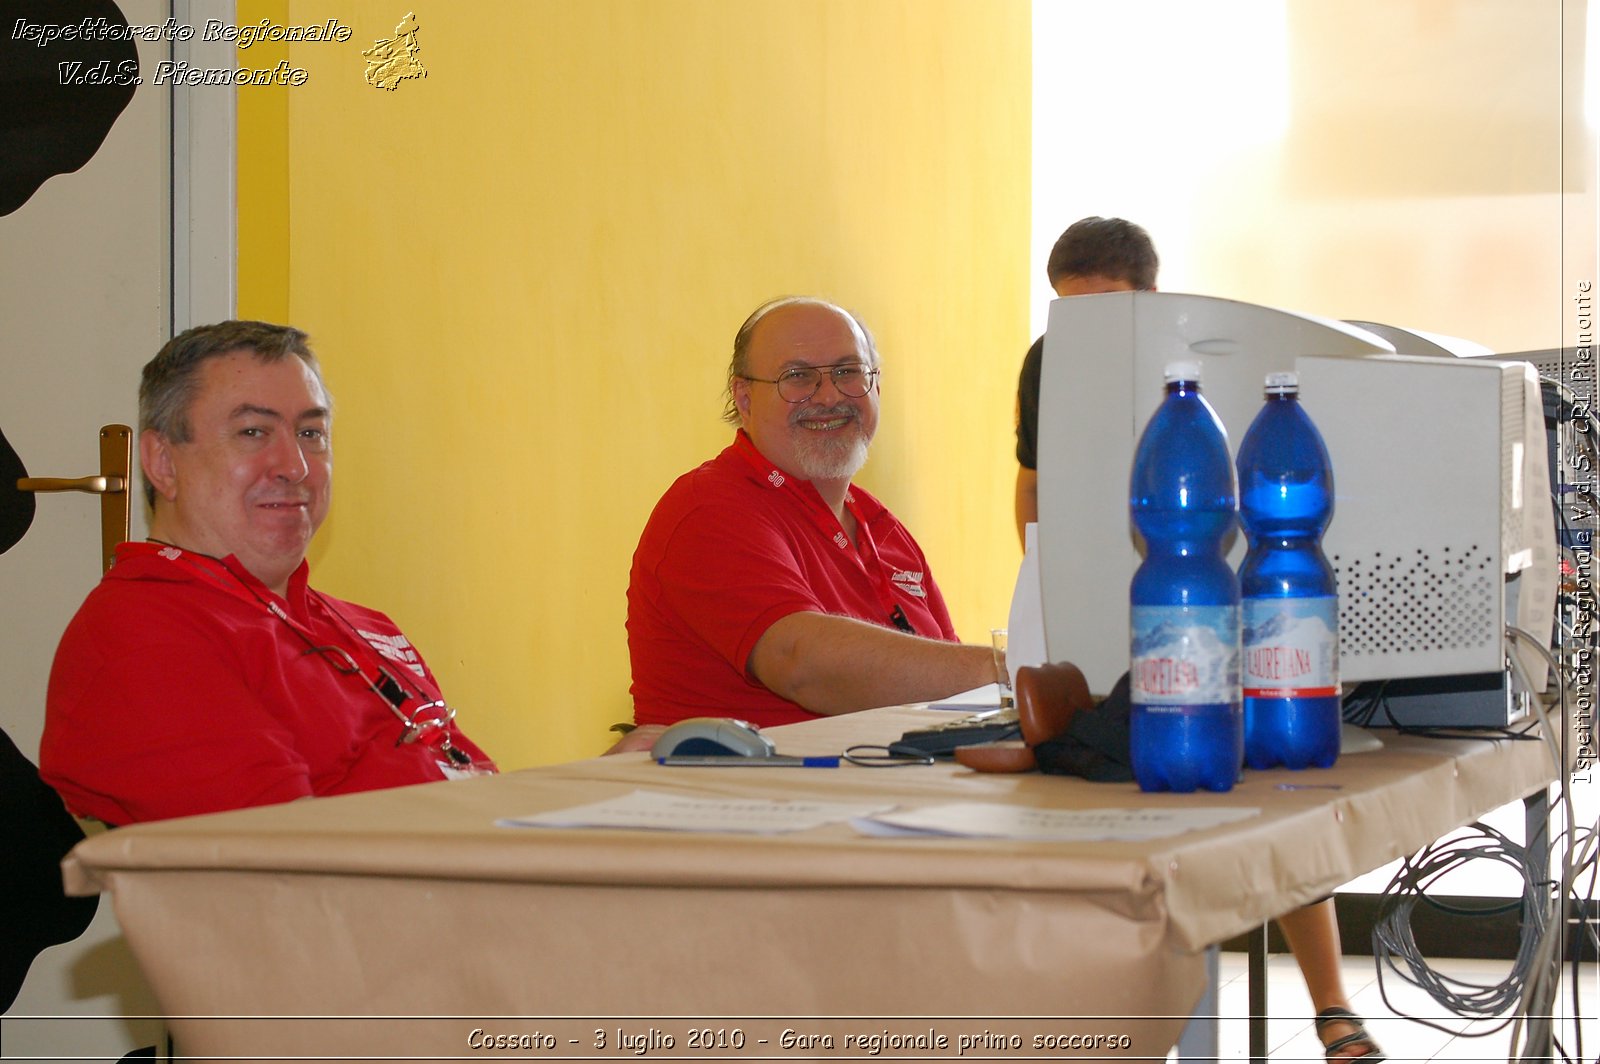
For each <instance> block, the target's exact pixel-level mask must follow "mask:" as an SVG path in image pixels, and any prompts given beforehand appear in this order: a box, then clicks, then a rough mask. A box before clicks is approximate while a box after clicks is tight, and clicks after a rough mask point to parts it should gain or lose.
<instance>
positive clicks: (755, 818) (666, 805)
mask: <svg viewBox="0 0 1600 1064" xmlns="http://www.w3.org/2000/svg"><path fill="white" fill-rule="evenodd" d="M892 808H894V807H893V806H892V805H862V804H859V803H845V802H775V801H768V800H766V799H753V798H752V799H737V798H692V797H689V796H687V795H682V794H663V793H660V792H658V791H634V792H632V793H631V794H625V795H623V796H621V797H620V798H610V799H607V800H606V801H603V802H593V803H591V804H589V805H579V806H574V807H573V808H571V809H556V810H552V811H551V812H548V813H535V814H533V815H531V816H519V817H506V818H504V819H501V820H497V821H495V824H496V825H497V826H499V827H506V828H631V829H634V830H647V831H707V832H737V833H744V834H762V835H771V834H779V833H782V832H787V831H805V830H806V829H808V828H815V827H821V826H822V825H824V824H839V823H843V822H845V821H848V820H856V819H859V818H861V817H868V816H872V815H874V814H876V813H882V812H886V811H887V810H889V809H892Z"/></svg>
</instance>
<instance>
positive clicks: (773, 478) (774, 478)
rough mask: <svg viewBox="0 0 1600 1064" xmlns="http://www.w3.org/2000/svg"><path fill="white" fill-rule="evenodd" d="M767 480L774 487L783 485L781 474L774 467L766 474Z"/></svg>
mask: <svg viewBox="0 0 1600 1064" xmlns="http://www.w3.org/2000/svg"><path fill="white" fill-rule="evenodd" d="M767 480H768V481H769V482H770V483H771V484H772V486H773V487H775V488H781V487H783V474H782V473H780V472H778V471H777V470H776V469H774V470H773V471H772V472H770V473H768V474H767Z"/></svg>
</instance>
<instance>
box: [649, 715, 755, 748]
mask: <svg viewBox="0 0 1600 1064" xmlns="http://www.w3.org/2000/svg"><path fill="white" fill-rule="evenodd" d="M776 752H777V751H776V750H775V749H774V748H773V745H772V740H770V739H768V738H767V737H766V736H765V735H762V734H761V732H760V731H759V730H758V729H757V728H756V726H755V725H754V724H749V723H747V722H745V721H742V720H734V719H733V718H732V717H690V718H689V719H688V720H680V721H679V722H678V723H676V724H674V725H672V726H671V727H670V728H668V729H667V730H666V731H664V732H662V733H661V735H660V737H659V738H657V739H656V741H655V745H653V746H652V747H650V756H651V757H687V756H692V757H771V756H772V755H773V754H774V753H776Z"/></svg>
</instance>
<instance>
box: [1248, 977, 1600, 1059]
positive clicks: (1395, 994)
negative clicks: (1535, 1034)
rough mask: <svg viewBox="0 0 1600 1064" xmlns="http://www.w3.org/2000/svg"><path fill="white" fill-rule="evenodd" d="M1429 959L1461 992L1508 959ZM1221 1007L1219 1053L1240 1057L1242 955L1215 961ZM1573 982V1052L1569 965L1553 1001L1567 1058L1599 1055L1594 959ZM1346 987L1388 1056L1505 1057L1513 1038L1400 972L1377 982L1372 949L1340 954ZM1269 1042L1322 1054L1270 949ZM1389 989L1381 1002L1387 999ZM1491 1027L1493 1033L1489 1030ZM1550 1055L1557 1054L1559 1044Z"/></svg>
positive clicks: (1302, 1003) (1303, 1003) (1304, 1006)
mask: <svg viewBox="0 0 1600 1064" xmlns="http://www.w3.org/2000/svg"><path fill="white" fill-rule="evenodd" d="M1429 963H1430V966H1431V967H1432V968H1433V969H1434V970H1435V971H1437V972H1439V973H1440V974H1441V975H1443V976H1447V977H1449V978H1450V979H1455V980H1461V981H1463V982H1464V983H1468V984H1472V985H1469V986H1461V985H1459V984H1456V985H1453V986H1452V989H1454V990H1455V992H1457V993H1461V994H1472V993H1475V992H1477V988H1478V987H1484V986H1495V985H1497V984H1499V983H1500V982H1501V981H1502V980H1503V979H1504V978H1505V977H1506V975H1507V973H1508V972H1509V971H1510V968H1511V962H1510V961H1483V960H1430V962H1429ZM1218 969H1219V975H1218V979H1219V982H1220V984H1221V987H1220V994H1219V997H1220V1002H1221V1004H1220V1009H1219V1011H1220V1012H1221V1014H1222V1015H1223V1016H1224V1017H1230V1018H1227V1019H1224V1020H1223V1021H1222V1023H1221V1030H1220V1051H1221V1056H1222V1059H1224V1060H1234V1059H1240V1060H1242V1059H1245V1058H1246V1057H1248V1055H1249V1044H1250V1043H1249V1031H1248V1028H1247V1025H1246V1021H1245V1020H1244V1019H1235V1018H1232V1017H1243V1016H1247V1015H1248V1014H1249V1011H1250V1009H1249V1001H1250V996H1249V982H1248V979H1247V971H1248V969H1247V966H1246V960H1245V955H1244V954H1242V953H1224V954H1222V955H1221V959H1220V962H1219V964H1218ZM1581 969H1582V970H1581V971H1580V973H1579V976H1578V986H1579V990H1580V992H1581V998H1580V1001H1579V1007H1581V1009H1582V1013H1581V1015H1582V1016H1583V1017H1584V1019H1583V1022H1582V1035H1583V1043H1582V1045H1583V1050H1582V1056H1581V1057H1580V1056H1579V1054H1578V1048H1577V1042H1576V1040H1575V1038H1574V1028H1575V1024H1574V1022H1573V1020H1572V1017H1573V1016H1574V1015H1575V1012H1574V1007H1573V1003H1572V998H1571V993H1572V990H1571V974H1570V968H1569V969H1567V976H1566V979H1565V980H1564V981H1563V985H1562V991H1561V992H1562V998H1561V1000H1560V1001H1558V1002H1557V1003H1556V1005H1555V1007H1554V1012H1555V1014H1556V1015H1557V1016H1558V1017H1563V1018H1564V1019H1563V1020H1562V1022H1561V1023H1560V1024H1559V1025H1558V1028H1559V1032H1560V1033H1559V1034H1558V1035H1557V1037H1558V1038H1559V1039H1560V1040H1561V1042H1562V1045H1563V1047H1564V1048H1565V1050H1566V1059H1567V1060H1570V1061H1574V1062H1577V1061H1580V1060H1582V1061H1587V1062H1590V1064H1592V1062H1594V1061H1596V1060H1600V1019H1596V1018H1595V1017H1597V1016H1600V967H1597V966H1596V965H1594V964H1585V965H1582V966H1581ZM1344 980H1345V989H1346V991H1347V992H1348V993H1349V995H1350V999H1351V1006H1352V1007H1353V1008H1354V1010H1355V1011H1356V1012H1357V1013H1360V1014H1361V1015H1362V1016H1364V1017H1366V1019H1367V1030H1368V1031H1370V1032H1371V1033H1372V1034H1373V1036H1374V1037H1375V1038H1377V1040H1378V1042H1379V1044H1381V1045H1382V1046H1383V1049H1384V1052H1385V1053H1387V1054H1388V1057H1389V1059H1390V1060H1391V1061H1397V1062H1398V1061H1430V1060H1439V1061H1504V1060H1507V1059H1508V1056H1509V1049H1510V1046H1511V1025H1509V1024H1507V1025H1506V1026H1504V1027H1502V1028H1501V1029H1500V1030H1498V1031H1493V1029H1494V1028H1496V1027H1498V1026H1500V1024H1501V1023H1502V1022H1503V1021H1504V1019H1505V1017H1501V1018H1499V1019H1492V1020H1464V1019H1462V1018H1461V1017H1459V1016H1456V1015H1454V1014H1452V1013H1451V1012H1450V1011H1449V1010H1447V1009H1446V1008H1445V1007H1444V1006H1442V1005H1440V1004H1438V1003H1437V1002H1435V1001H1434V1000H1433V999H1432V998H1431V997H1430V996H1429V995H1428V993H1427V992H1426V991H1425V990H1422V989H1419V988H1418V987H1416V986H1413V985H1412V984H1411V983H1409V982H1406V981H1404V980H1402V979H1401V978H1400V977H1399V976H1397V975H1395V974H1394V972H1393V971H1391V970H1389V969H1387V968H1385V969H1384V972H1383V979H1382V986H1381V988H1380V986H1379V979H1378V971H1377V969H1376V968H1375V966H1374V964H1373V960H1372V958H1371V957H1346V958H1345V962H1344ZM1267 986H1268V990H1267V1012H1268V1016H1269V1017H1271V1018H1270V1019H1268V1021H1267V1046H1268V1052H1269V1054H1270V1056H1271V1059H1272V1060H1274V1061H1285V1062H1287V1061H1299V1060H1304V1061H1320V1060H1322V1047H1321V1044H1320V1043H1319V1042H1318V1040H1317V1036H1316V1033H1315V1032H1314V1031H1313V1030H1312V1026H1311V1019H1310V1017H1311V1004H1310V999H1309V998H1308V997H1307V996H1306V988H1305V983H1304V982H1302V981H1301V978H1300V971H1299V969H1298V968H1296V967H1295V964H1294V959H1293V958H1292V957H1289V956H1287V955H1282V956H1280V955H1273V956H1272V957H1270V958H1268V961H1267ZM1385 996H1387V1003H1385ZM1404 1016H1413V1017H1419V1018H1421V1019H1424V1020H1428V1021H1430V1022H1432V1023H1437V1024H1439V1025H1440V1027H1444V1028H1446V1030H1438V1029H1435V1028H1433V1027H1429V1026H1427V1025H1425V1024H1423V1023H1418V1022H1416V1021H1415V1020H1411V1019H1405V1018H1403V1017H1404ZM1491 1031H1493V1033H1489V1032H1491ZM1479 1032H1483V1035H1482V1037H1469V1036H1468V1034H1469V1033H1473V1034H1476V1033H1479ZM1556 1059H1557V1060H1560V1059H1561V1054H1560V1052H1559V1050H1558V1052H1557V1055H1556Z"/></svg>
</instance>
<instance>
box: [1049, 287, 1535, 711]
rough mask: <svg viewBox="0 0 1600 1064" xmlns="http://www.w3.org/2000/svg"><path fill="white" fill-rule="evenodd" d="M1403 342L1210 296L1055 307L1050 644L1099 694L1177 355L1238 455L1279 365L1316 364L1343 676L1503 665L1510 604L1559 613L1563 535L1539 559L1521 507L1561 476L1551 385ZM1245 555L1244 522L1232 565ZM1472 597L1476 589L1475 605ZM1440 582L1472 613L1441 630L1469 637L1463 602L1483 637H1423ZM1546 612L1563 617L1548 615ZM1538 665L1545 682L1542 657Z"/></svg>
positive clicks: (1115, 672)
mask: <svg viewBox="0 0 1600 1064" xmlns="http://www.w3.org/2000/svg"><path fill="white" fill-rule="evenodd" d="M1394 346H1395V345H1394V344H1392V343H1391V342H1390V341H1389V340H1387V339H1385V338H1384V337H1383V336H1380V335H1378V334H1377V333H1376V332H1374V331H1371V330H1367V329H1363V328H1360V327H1358V326H1356V325H1352V324H1350V323H1346V322H1339V321H1334V320H1332V319H1327V318H1320V317H1316V316H1314V315H1307V314H1297V313H1293V312H1289V311H1284V310H1279V309H1275V308H1271V307H1263V306H1257V305H1253V304H1248V303H1241V302H1237V301H1233V300H1224V299H1216V298H1212V297H1207V296H1196V295H1187V294H1181V293H1169V292H1119V293H1108V294H1105V295H1093V296H1075V297H1070V298H1065V299H1058V300H1056V301H1055V302H1054V303H1052V304H1051V307H1050V319H1049V327H1048V330H1047V332H1046V335H1045V345H1044V362H1043V373H1042V378H1041V390H1040V419H1039V422H1040V423H1039V437H1038V438H1039V528H1038V563H1039V572H1040V592H1041V598H1042V607H1043V617H1044V633H1045V644H1046V655H1047V657H1048V658H1049V659H1050V660H1069V661H1072V662H1074V663H1076V664H1077V665H1078V666H1079V667H1080V668H1082V669H1083V671H1084V673H1085V674H1086V675H1087V676H1088V678H1089V680H1090V684H1091V687H1093V688H1094V689H1095V690H1097V691H1106V690H1109V688H1110V686H1111V685H1112V683H1114V682H1115V680H1116V678H1117V677H1118V676H1119V675H1120V674H1121V673H1122V672H1123V671H1124V670H1125V669H1126V668H1127V664H1128V646H1127V638H1128V584H1129V581H1130V580H1131V579H1132V576H1133V572H1134V569H1135V568H1137V566H1138V564H1139V555H1138V553H1137V548H1136V537H1135V535H1134V533H1133V530H1132V527H1131V524H1130V522H1129V519H1128V475H1129V470H1130V467H1131V465H1132V461H1133V450H1134V447H1135V445H1136V443H1137V441H1138V438H1139V435H1140V433H1141V432H1142V431H1143V428H1144V425H1145V423H1146V422H1147V421H1148V420H1149V418H1150V415H1151V414H1152V413H1153V412H1154V410H1155V408H1156V406H1157V405H1158V404H1159V403H1160V401H1161V399H1162V397H1163V394H1164V391H1163V386H1162V369H1163V367H1164V366H1165V364H1166V363H1167V362H1170V361H1174V360H1177V359H1198V360H1199V361H1200V363H1201V365H1202V382H1201V388H1202V391H1203V393H1204V394H1205V396H1206V398H1207V400H1208V401H1209V402H1210V403H1211V405H1212V406H1213V407H1214V408H1215V409H1216V410H1217V413H1218V415H1219V416H1220V417H1221V419H1222V421H1223V424H1224V425H1225V426H1226V427H1227V429H1228V435H1229V443H1230V446H1231V447H1233V448H1234V449H1235V450H1236V449H1237V446H1238V442H1239V440H1240V438H1241V437H1242V436H1243V434H1244V432H1245V429H1246V428H1247V427H1248V426H1249V424H1250V422H1251V421H1252V420H1253V419H1254V417H1255V415H1256V413H1257V412H1258V411H1259V410H1260V407H1261V403H1262V387H1261V386H1262V380H1263V378H1264V376H1265V375H1266V374H1267V373H1269V372H1274V371H1280V370H1297V371H1298V372H1300V373H1301V375H1302V387H1301V399H1302V402H1303V403H1304V405H1305V407H1306V410H1307V412H1308V413H1309V414H1310V415H1311V417H1312V419H1313V421H1315V422H1316V424H1317V425H1318V427H1319V429H1321V431H1322V433H1323V437H1324V439H1325V441H1326V442H1327V443H1328V447H1329V453H1330V456H1331V458H1332V460H1333V472H1334V483H1335V511H1334V517H1333V523H1332V525H1331V526H1330V528H1329V531H1328V533H1327V536H1326V537H1325V539H1324V550H1325V551H1326V552H1327V554H1328V555H1329V558H1330V561H1332V562H1333V563H1334V567H1335V569H1336V571H1338V573H1339V579H1340V592H1341V596H1340V597H1341V601H1340V624H1341V634H1342V636H1343V640H1342V646H1341V673H1342V675H1343V677H1344V678H1345V679H1347V680H1352V681H1355V680H1367V679H1383V680H1391V679H1397V678H1403V677H1432V676H1448V675H1463V674H1493V673H1500V672H1503V670H1504V667H1505V656H1504V655H1505V650H1506V647H1505V637H1504V624H1505V622H1506V620H1507V617H1508V611H1509V616H1511V617H1512V618H1515V617H1518V616H1522V614H1521V613H1519V610H1530V609H1531V610H1539V609H1545V607H1543V606H1542V605H1540V603H1543V602H1550V601H1553V594H1554V592H1553V587H1554V581H1555V576H1554V568H1553V564H1550V565H1545V563H1548V562H1551V561H1552V558H1553V544H1554V534H1553V528H1552V529H1551V531H1550V535H1549V540H1548V542H1549V543H1550V545H1551V547H1552V550H1551V552H1550V554H1549V556H1547V557H1545V558H1544V559H1542V561H1541V562H1540V565H1545V568H1540V567H1539V566H1536V565H1535V564H1534V559H1533V557H1532V555H1531V554H1530V553H1529V552H1530V551H1533V550H1534V549H1535V548H1536V547H1537V544H1538V543H1539V542H1542V539H1541V537H1543V536H1544V530H1543V529H1542V528H1541V529H1532V530H1530V526H1529V525H1528V518H1529V515H1530V514H1531V513H1532V510H1531V509H1529V508H1527V507H1525V506H1524V505H1523V504H1524V503H1525V502H1526V499H1527V496H1528V490H1527V485H1528V478H1529V477H1533V476H1543V477H1544V478H1545V479H1546V480H1547V479H1548V472H1547V471H1544V467H1545V462H1544V461H1543V447H1542V446H1539V447H1535V448H1533V451H1534V452H1537V457H1538V459H1539V460H1538V461H1537V463H1533V462H1532V461H1531V459H1530V451H1529V449H1528V448H1527V447H1526V446H1525V443H1526V441H1527V439H1528V438H1529V436H1528V433H1529V431H1530V429H1529V421H1528V411H1529V409H1530V402H1531V403H1532V408H1533V409H1537V398H1536V396H1537V381H1536V379H1534V378H1533V377H1532V375H1531V371H1528V370H1526V367H1516V368H1500V367H1499V364H1497V363H1493V362H1484V361H1476V360H1472V361H1468V360H1460V359H1448V358H1438V357H1435V358H1416V357H1412V358H1406V357H1396V356H1395V355H1394V354H1393V351H1394ZM1530 389H1531V392H1530ZM1530 394H1531V395H1532V397H1533V398H1531V399H1530ZM1430 397H1432V398H1430ZM1540 441H1541V443H1542V436H1540ZM1535 465H1536V466H1537V467H1538V468H1537V469H1536V468H1534V466H1535ZM1536 490H1537V492H1538V495H1537V497H1538V498H1540V499H1541V500H1543V499H1546V498H1547V497H1548V495H1547V492H1545V491H1544V490H1543V489H1536ZM1443 497H1447V500H1448V506H1447V507H1446V506H1443V504H1441V503H1440V502H1439V501H1438V500H1440V499H1441V498H1443ZM1543 512H1544V514H1545V515H1546V517H1548V513H1549V511H1548V507H1547V506H1545V507H1544V510H1543ZM1244 549H1245V544H1244V537H1243V536H1242V535H1241V534H1238V533H1235V535H1234V537H1233V541H1232V542H1231V543H1230V545H1229V552H1230V553H1229V558H1230V561H1231V562H1232V564H1234V565H1235V566H1237V565H1238V563H1239V562H1240V561H1241V560H1242V558H1243V555H1244ZM1546 568H1547V569H1548V570H1549V571H1548V573H1547V572H1546ZM1469 570H1470V573H1471V574H1472V575H1468V573H1469ZM1477 574H1487V575H1483V576H1482V578H1481V580H1480V578H1479V576H1478V575H1477ZM1468 590H1470V591H1471V592H1472V593H1473V596H1475V597H1472V596H1469V597H1468V598H1465V599H1464V598H1462V596H1463V595H1465V594H1466V592H1467V591H1468ZM1441 595H1442V596H1444V597H1445V598H1447V599H1450V601H1451V602H1453V603H1456V604H1457V606H1459V610H1457V609H1455V607H1447V608H1446V610H1445V611H1444V612H1445V614H1446V615H1447V616H1444V617H1443V619H1442V620H1441V621H1440V623H1441V624H1442V625H1443V626H1444V627H1445V628H1446V629H1448V631H1449V632H1451V633H1457V630H1458V629H1459V628H1460V627H1461V621H1460V619H1459V618H1458V617H1457V616H1456V615H1455V614H1456V612H1462V611H1464V614H1465V616H1466V618H1467V619H1468V620H1469V621H1470V624H1469V625H1467V627H1468V628H1470V631H1468V632H1463V633H1461V634H1452V635H1450V636H1449V638H1447V639H1444V640H1443V641H1442V642H1441V639H1440V638H1438V637H1434V638H1433V639H1432V640H1431V641H1430V640H1429V639H1422V640H1419V639H1418V638H1417V637H1416V635H1415V633H1416V632H1417V631H1419V630H1421V629H1423V628H1426V627H1427V626H1428V624H1429V623H1430V622H1429V620H1428V618H1429V616H1430V614H1429V611H1430V610H1431V611H1435V612H1437V611H1438V609H1439V607H1438V605H1437V601H1436V600H1437V598H1438V597H1439V596H1441ZM1519 603H1520V604H1521V605H1520V606H1519V605H1518V604H1519ZM1542 616H1543V617H1544V618H1546V620H1545V622H1544V623H1545V626H1546V629H1548V617H1549V616H1550V612H1549V610H1548V609H1545V612H1544V613H1543V615H1542ZM1436 619H1438V618H1436ZM1419 626H1420V628H1419ZM1531 630H1533V631H1538V630H1539V628H1538V626H1537V624H1535V626H1534V628H1533V629H1531ZM1529 672H1530V674H1533V675H1536V676H1537V677H1538V678H1539V679H1538V681H1537V682H1539V683H1542V682H1543V676H1544V668H1543V665H1542V663H1541V664H1540V665H1539V666H1538V667H1537V668H1536V669H1535V668H1531V667H1530V669H1529Z"/></svg>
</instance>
